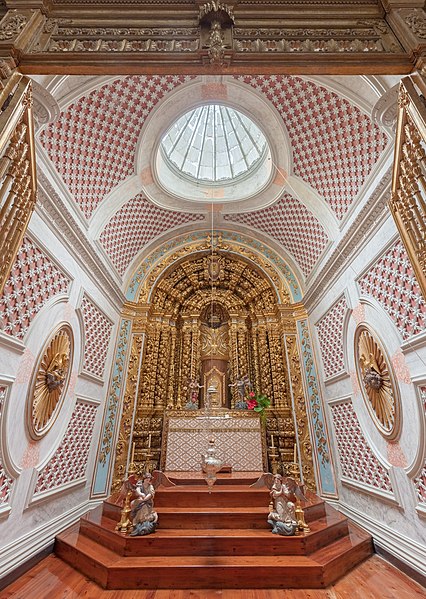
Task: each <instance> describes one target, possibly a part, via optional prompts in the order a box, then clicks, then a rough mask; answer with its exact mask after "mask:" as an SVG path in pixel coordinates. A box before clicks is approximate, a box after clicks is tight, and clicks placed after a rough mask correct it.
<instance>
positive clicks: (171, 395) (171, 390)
mask: <svg viewBox="0 0 426 599" xmlns="http://www.w3.org/2000/svg"><path fill="white" fill-rule="evenodd" d="M169 358H170V359H169V385H168V388H167V409H168V410H173V408H174V407H175V386H176V381H175V372H176V327H175V326H173V325H171V326H170V354H169Z"/></svg>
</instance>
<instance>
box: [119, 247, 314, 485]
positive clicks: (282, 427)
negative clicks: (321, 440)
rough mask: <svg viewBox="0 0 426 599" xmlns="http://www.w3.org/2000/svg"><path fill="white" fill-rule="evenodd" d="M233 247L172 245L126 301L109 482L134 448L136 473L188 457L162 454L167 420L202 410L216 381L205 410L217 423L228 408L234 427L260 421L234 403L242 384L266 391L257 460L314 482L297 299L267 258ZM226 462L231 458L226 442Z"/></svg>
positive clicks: (237, 401)
mask: <svg viewBox="0 0 426 599" xmlns="http://www.w3.org/2000/svg"><path fill="white" fill-rule="evenodd" d="M186 249H187V250H189V248H186ZM232 249H233V248H232V247H231V246H230V245H227V244H225V243H224V244H223V245H222V246H221V244H220V242H219V243H216V245H215V246H214V247H213V251H212V249H210V248H208V247H206V245H205V246H204V247H203V248H202V249H201V250H200V248H194V251H193V252H192V253H191V251H186V252H185V253H183V252H182V253H180V254H179V256H178V257H177V259H176V261H172V260H170V262H169V264H170V266H168V267H165V268H164V270H163V273H162V274H160V276H156V277H154V276H152V278H151V280H152V281H153V283H154V280H155V283H154V284H153V286H152V289H151V290H150V291H149V289H147V288H146V287H145V289H146V293H141V295H140V302H139V303H138V304H137V303H135V302H128V304H127V307H126V310H127V311H128V312H129V313H130V311H133V327H132V333H133V337H132V346H131V352H130V358H129V363H128V368H127V377H126V385H125V392H124V398H123V411H122V417H121V425H120V431H119V437H118V444H117V453H116V465H115V471H114V480H113V489H114V490H115V489H116V488H118V487H119V485H120V483H121V481H122V479H123V476H124V475H125V472H126V465H127V469H128V467H129V462H130V458H131V457H132V456H133V458H134V460H133V462H134V463H133V465H134V467H135V470H136V472H137V474H138V475H139V474H141V473H142V472H143V471H144V470H152V469H155V468H159V467H163V468H164V467H168V466H167V465H168V464H180V463H186V462H185V460H184V459H183V458H182V459H180V458H179V456H172V457H171V456H167V435H168V430H169V428H168V427H169V424H170V422H177V421H178V420H176V419H179V420H181V419H182V418H183V419H184V421H185V422H187V421H188V422H191V421H192V422H195V420H194V418H195V417H198V419H200V418H203V417H205V414H206V403H205V402H206V394H207V387H208V386H210V388H211V387H212V386H213V387H215V385H216V387H215V393H214V394H213V395H212V397H213V398H214V401H213V402H210V404H209V407H208V409H209V410H211V415H216V416H217V417H219V420H220V418H222V419H223V422H225V420H224V417H225V415H226V414H228V416H227V418H228V417H229V418H230V419H232V420H233V421H234V424H233V426H234V425H235V426H237V423H238V422H240V423H241V422H243V421H244V420H243V421H242V420H241V418H244V417H246V416H247V417H249V416H250V418H249V421H252V420H253V418H254V419H255V420H256V421H258V417H256V415H255V414H254V413H253V412H250V411H248V410H247V408H246V407H245V408H241V405H240V401H241V400H242V399H244V398H246V397H247V394H248V393H249V392H250V391H255V392H259V393H263V394H265V395H267V396H268V397H269V399H270V400H271V405H270V407H269V408H268V409H267V413H266V418H265V420H264V422H259V426H260V428H259V431H261V433H260V434H261V443H260V445H261V449H260V448H259V449H260V454H259V455H260V456H261V462H263V463H262V464H260V463H257V462H256V466H257V468H258V467H260V466H261V467H262V468H264V469H267V470H270V471H273V472H280V473H282V474H289V473H293V474H294V473H295V467H296V468H297V472H298V473H300V475H301V477H302V478H303V480H304V482H305V483H306V484H307V486H308V487H309V488H311V489H312V490H315V480H314V476H313V465H312V458H311V457H310V449H309V448H310V447H311V445H310V441H309V426H308V422H307V414H306V407H305V406H304V401H305V400H304V393H303V387H302V378H301V370H300V364H299V363H298V360H299V356H298V350H297V344H296V325H295V320H294V317H293V312H294V307H295V306H300V304H293V305H292V304H291V303H290V294H289V292H288V291H287V288H286V286H285V285H282V284H280V278H279V277H277V276H276V271H275V274H274V276H272V277H270V274H269V273H270V271H271V268H270V264H269V265H268V267H265V268H264V269H263V268H262V266H261V265H258V264H255V263H254V262H253V261H251V260H250V259H248V257H247V256H245V255H241V253H237V252H235V253H234V252H233V251H232ZM206 250H207V251H206ZM209 250H210V251H209ZM149 279H150V277H149V275H148V277H147V280H149ZM290 332H291V333H292V334H291V335H290V334H289V333H290ZM243 381H245V383H244V385H243ZM219 384H220V389H219ZM249 421H247V422H249ZM182 422H183V421H182ZM229 426H230V425H228V428H229ZM184 428H185V429H186V428H188V430H189V429H191V430H193V429H194V430H195V429H197V427H191V426H186V424H185V427H184ZM231 428H232V427H231ZM237 428H238V426H237ZM243 428H244V427H243ZM249 428H250V427H249ZM238 430H239V429H238ZM175 433H176V431H174V430H173V434H175ZM176 434H177V433H176ZM179 434H180V433H179ZM197 434H198V433H197ZM224 434H225V433H224ZM241 434H243V433H241ZM250 434H252V435H253V434H254V432H253V431H251V432H250ZM194 435H195V437H197V435H196V434H195V433H194ZM194 435H193V436H194ZM195 437H194V438H195ZM198 437H199V434H198ZM198 437H197V439H198ZM225 437H226V435H225V436H224V438H225ZM194 443H195V441H194ZM243 444H244V443H243ZM184 445H185V444H183V445H182V443H180V445H179V446H180V447H183V446H184ZM196 445H197V447H196V448H194V451H196V453H197V455H199V454H200V453H201V452H202V451H203V449H205V448H204V447H201V446H199V439H198V440H197V442H196ZM228 445H229V444H228ZM206 447H207V445H206ZM228 450H229V448H228ZM228 450H227V451H228ZM176 451H179V450H176ZM235 459H236V458H235ZM227 461H230V462H231V463H232V460H230V459H229V451H228V453H227ZM241 463H242V462H241ZM192 466H193V465H192ZM200 468H201V464H200ZM260 469H261V468H260Z"/></svg>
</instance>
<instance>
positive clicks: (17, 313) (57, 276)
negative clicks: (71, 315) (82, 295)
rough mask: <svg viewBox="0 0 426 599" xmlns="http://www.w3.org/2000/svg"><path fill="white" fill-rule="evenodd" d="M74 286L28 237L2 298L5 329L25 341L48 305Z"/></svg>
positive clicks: (0, 321)
mask: <svg viewBox="0 0 426 599" xmlns="http://www.w3.org/2000/svg"><path fill="white" fill-rule="evenodd" d="M70 283H71V281H70V279H69V278H68V277H67V276H66V275H65V274H64V273H63V272H62V271H61V270H59V268H58V267H57V266H56V264H54V263H53V261H52V260H51V259H50V257H49V256H48V255H47V254H45V253H44V252H43V251H42V250H40V249H39V248H38V247H37V246H36V244H35V243H34V242H33V241H31V239H29V238H28V237H25V238H24V240H23V242H22V245H21V247H20V249H19V252H18V255H17V257H16V260H15V262H14V264H13V266H12V270H11V272H10V276H9V278H8V280H7V281H6V285H5V287H4V291H3V295H2V296H1V297H0V327H1V329H2V330H3V331H4V332H5V333H7V334H8V335H12V336H13V337H17V338H18V339H23V337H24V336H25V333H26V332H27V331H28V329H29V327H30V325H31V322H32V321H33V319H34V318H35V316H36V314H37V313H38V312H39V311H40V310H41V309H42V308H43V306H44V305H45V304H46V302H47V301H48V300H49V299H50V298H52V297H54V296H55V295H59V294H62V293H67V292H68V290H69V287H70Z"/></svg>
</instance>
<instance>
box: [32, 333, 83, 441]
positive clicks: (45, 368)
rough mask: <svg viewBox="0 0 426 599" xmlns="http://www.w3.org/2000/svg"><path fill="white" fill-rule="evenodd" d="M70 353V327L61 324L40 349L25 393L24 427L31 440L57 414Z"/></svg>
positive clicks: (69, 365)
mask: <svg viewBox="0 0 426 599" xmlns="http://www.w3.org/2000/svg"><path fill="white" fill-rule="evenodd" d="M73 354H74V339H73V333H72V329H71V327H70V325H68V324H62V325H60V326H59V328H57V329H56V330H55V331H54V333H53V334H52V335H51V336H50V337H49V339H48V341H47V343H46V344H45V345H44V347H43V349H42V351H41V354H40V356H39V359H38V361H37V364H36V367H35V369H34V374H33V379H32V382H31V386H30V390H29V394H28V400H27V422H28V429H29V432H30V435H31V437H32V438H33V439H35V440H37V439H41V437H43V436H44V435H45V434H46V433H47V432H48V430H49V429H50V428H51V427H52V426H53V424H54V422H55V420H56V418H57V416H58V414H59V411H60V409H61V406H62V403H63V400H64V397H65V395H66V392H67V388H68V383H69V378H70V373H71V364H72V359H73Z"/></svg>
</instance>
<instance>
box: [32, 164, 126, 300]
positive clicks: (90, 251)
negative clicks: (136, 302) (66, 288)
mask: <svg viewBox="0 0 426 599" xmlns="http://www.w3.org/2000/svg"><path fill="white" fill-rule="evenodd" d="M38 184H39V185H38V201H37V204H36V211H37V212H38V213H39V215H40V216H41V218H42V219H43V220H44V221H45V222H46V224H47V225H49V226H50V227H51V229H52V230H53V232H54V233H55V234H56V235H57V237H58V239H61V240H63V241H64V242H65V243H66V244H67V246H68V248H69V249H70V250H71V251H72V253H73V255H74V256H75V257H76V258H77V259H78V261H79V263H80V265H81V266H82V267H83V268H84V270H85V272H86V273H87V274H88V275H89V276H90V278H91V279H94V280H95V282H96V283H97V284H98V285H99V286H100V287H101V288H103V290H104V292H105V296H106V297H108V298H109V300H110V301H111V302H112V303H113V305H114V307H115V308H116V310H117V311H120V310H121V308H122V306H123V304H124V302H125V296H124V294H123V293H122V291H121V289H120V287H119V286H118V285H117V283H116V282H115V280H114V279H113V278H112V277H111V275H110V274H109V272H108V269H107V267H106V266H105V265H104V264H103V262H102V261H101V260H100V259H99V257H98V255H97V253H96V251H95V250H94V248H93V246H92V245H91V244H90V242H89V241H88V240H87V237H86V236H85V234H84V233H83V231H81V229H80V228H79V226H78V225H77V223H76V222H75V220H74V217H73V216H72V214H71V212H70V211H69V210H68V208H67V207H66V205H65V203H64V202H63V201H62V199H61V198H60V197H59V195H58V194H57V193H56V191H55V190H54V189H53V187H52V186H51V184H50V182H49V181H48V179H47V178H46V176H45V175H44V173H43V172H41V171H39V172H38Z"/></svg>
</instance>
